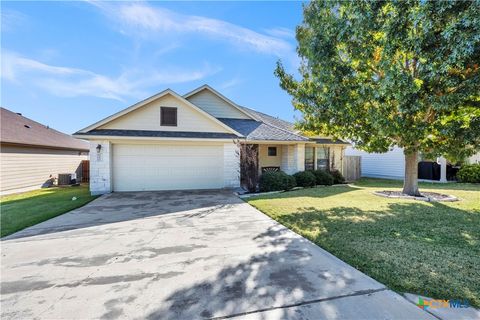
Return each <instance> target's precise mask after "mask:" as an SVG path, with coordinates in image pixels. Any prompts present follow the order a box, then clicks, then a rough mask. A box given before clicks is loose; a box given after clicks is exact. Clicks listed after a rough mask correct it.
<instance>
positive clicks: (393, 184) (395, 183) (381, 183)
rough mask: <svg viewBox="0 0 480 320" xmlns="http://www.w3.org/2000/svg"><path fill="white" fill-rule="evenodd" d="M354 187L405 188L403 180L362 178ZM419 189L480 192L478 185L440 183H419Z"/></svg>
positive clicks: (479, 185)
mask: <svg viewBox="0 0 480 320" xmlns="http://www.w3.org/2000/svg"><path fill="white" fill-rule="evenodd" d="M353 185H354V186H357V187H360V188H398V189H401V188H402V187H403V181H402V180H387V179H376V178H362V179H360V180H358V181H355V182H354V183H353ZM419 189H420V192H422V189H437V190H461V191H478V192H480V184H478V183H456V182H448V183H438V182H426V181H421V182H419Z"/></svg>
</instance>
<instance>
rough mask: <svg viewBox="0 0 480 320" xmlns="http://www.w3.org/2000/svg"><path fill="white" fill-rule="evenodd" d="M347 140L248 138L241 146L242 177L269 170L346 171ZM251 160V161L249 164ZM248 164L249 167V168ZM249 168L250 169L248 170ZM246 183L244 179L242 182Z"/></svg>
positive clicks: (256, 175) (243, 178)
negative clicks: (296, 140) (257, 139)
mask: <svg viewBox="0 0 480 320" xmlns="http://www.w3.org/2000/svg"><path fill="white" fill-rule="evenodd" d="M347 145H348V144H346V143H335V141H332V140H330V139H322V140H320V139H319V140H318V141H317V140H313V139H312V140H311V141H303V142H295V143H292V142H291V141H288V142H283V141H262V142H257V141H255V142H253V141H252V142H248V143H246V144H245V145H244V148H242V159H241V163H242V165H241V179H242V181H244V180H245V179H247V176H250V179H252V177H251V176H252V175H254V176H255V177H254V178H253V179H254V180H258V178H259V177H260V176H261V175H262V174H263V173H264V172H268V171H283V172H285V173H287V174H294V173H296V172H299V171H305V170H339V171H340V172H342V173H343V171H344V168H343V158H344V154H345V148H346V146H347ZM247 164H250V165H247ZM246 165H247V167H248V168H246ZM248 172H249V173H248ZM242 184H243V183H242Z"/></svg>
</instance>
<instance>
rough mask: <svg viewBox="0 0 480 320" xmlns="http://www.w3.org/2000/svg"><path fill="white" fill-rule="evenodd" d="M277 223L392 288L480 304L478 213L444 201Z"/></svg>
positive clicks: (313, 214)
mask: <svg viewBox="0 0 480 320" xmlns="http://www.w3.org/2000/svg"><path fill="white" fill-rule="evenodd" d="M277 220H278V221H279V222H281V223H283V224H284V225H286V226H288V227H289V228H291V229H293V230H294V231H296V232H298V233H300V234H302V235H304V236H305V237H307V238H309V239H310V240H312V241H313V242H315V243H316V244H318V245H319V246H322V247H323V248H325V249H327V250H328V251H330V252H331V253H333V254H334V255H336V256H338V257H339V258H340V259H342V260H344V261H346V262H347V263H350V264H351V265H353V266H354V267H356V268H358V269H360V270H361V271H363V272H365V273H367V274H369V275H371V276H372V277H374V278H375V279H377V280H379V281H380V282H382V283H385V284H386V285H387V286H389V287H391V288H394V289H396V290H399V291H402V292H411V293H417V294H422V295H425V296H429V297H435V298H443V299H453V298H458V299H469V300H470V302H471V303H473V304H474V305H476V306H479V305H480V271H478V270H479V269H478V265H480V211H478V210H474V211H465V210H461V209H456V208H452V207H449V206H446V205H444V204H442V203H438V202H437V203H392V204H390V205H389V206H388V210H383V211H374V210H362V209H359V208H355V207H336V208H331V209H326V210H318V209H316V208H313V207H305V208H302V209H301V210H299V211H297V212H293V213H291V214H287V215H281V216H279V217H278V218H277Z"/></svg>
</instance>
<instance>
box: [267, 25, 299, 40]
mask: <svg viewBox="0 0 480 320" xmlns="http://www.w3.org/2000/svg"><path fill="white" fill-rule="evenodd" d="M265 32H266V33H267V34H269V35H271V36H274V37H279V38H287V39H295V31H294V30H292V29H288V28H283V27H277V28H272V29H266V30H265Z"/></svg>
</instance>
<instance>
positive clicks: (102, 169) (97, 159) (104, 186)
mask: <svg viewBox="0 0 480 320" xmlns="http://www.w3.org/2000/svg"><path fill="white" fill-rule="evenodd" d="M98 146H100V147H98ZM89 156H90V193H91V194H92V195H97V194H104V193H110V192H112V144H111V143H110V141H108V140H92V141H90V153H89Z"/></svg>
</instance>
